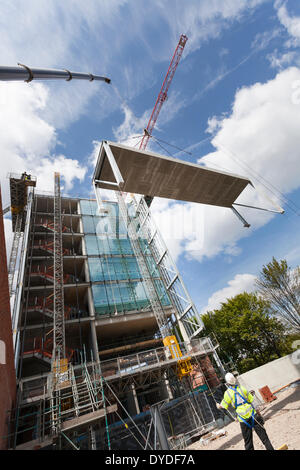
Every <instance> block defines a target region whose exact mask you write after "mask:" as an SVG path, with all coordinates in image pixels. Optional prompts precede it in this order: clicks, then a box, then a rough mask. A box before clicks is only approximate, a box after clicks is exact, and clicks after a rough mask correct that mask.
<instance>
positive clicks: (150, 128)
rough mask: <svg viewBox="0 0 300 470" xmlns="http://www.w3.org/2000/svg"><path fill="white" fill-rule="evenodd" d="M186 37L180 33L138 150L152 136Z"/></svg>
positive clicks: (144, 147)
mask: <svg viewBox="0 0 300 470" xmlns="http://www.w3.org/2000/svg"><path fill="white" fill-rule="evenodd" d="M187 40H188V38H187V36H186V35H185V34H182V35H181V36H180V39H179V42H178V44H177V47H176V49H175V52H174V55H173V57H172V60H171V63H170V65H169V68H168V72H167V75H166V76H165V79H164V82H163V84H162V87H161V90H160V92H159V95H158V97H157V100H156V103H155V105H154V108H153V111H152V114H151V116H150V119H149V122H148V125H147V127H146V129H144V136H143V139H142V141H141V144H140V147H139V148H140V150H145V149H146V147H147V144H148V141H149V139H150V137H151V136H152V131H153V129H154V127H155V124H156V121H157V118H158V116H159V113H160V110H161V108H162V105H163V104H164V102H165V101H166V99H167V97H168V90H169V88H170V85H171V82H172V80H173V77H174V74H175V72H176V69H177V66H178V64H179V61H180V59H181V56H182V53H183V49H184V47H185V45H186V42H187Z"/></svg>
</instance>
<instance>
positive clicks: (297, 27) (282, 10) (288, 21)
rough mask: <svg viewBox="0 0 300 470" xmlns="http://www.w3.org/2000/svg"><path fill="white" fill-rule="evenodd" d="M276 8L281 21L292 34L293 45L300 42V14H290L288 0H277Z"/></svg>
mask: <svg viewBox="0 0 300 470" xmlns="http://www.w3.org/2000/svg"><path fill="white" fill-rule="evenodd" d="M275 9H276V10H277V16H278V19H279V21H280V23H281V24H282V25H283V26H284V27H285V28H286V29H287V31H288V33H289V34H290V36H291V37H292V38H293V39H294V42H293V43H292V45H299V44H300V16H294V17H292V16H290V14H289V12H288V10H287V5H286V1H284V0H276V1H275Z"/></svg>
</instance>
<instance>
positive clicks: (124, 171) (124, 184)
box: [93, 141, 251, 207]
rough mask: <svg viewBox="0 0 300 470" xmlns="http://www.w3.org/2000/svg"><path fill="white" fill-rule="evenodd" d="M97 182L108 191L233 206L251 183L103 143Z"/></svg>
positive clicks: (235, 177) (243, 179) (199, 167)
mask: <svg viewBox="0 0 300 470" xmlns="http://www.w3.org/2000/svg"><path fill="white" fill-rule="evenodd" d="M93 180H94V182H95V184H96V185H97V186H98V187H100V188H104V189H112V190H115V189H118V188H120V189H122V191H124V192H128V193H134V194H143V195H147V196H152V197H163V198H168V199H175V200H180V201H187V202H196V203H201V204H209V205H213V206H220V207H232V204H233V203H234V202H235V201H236V199H237V198H238V197H239V195H240V194H241V193H242V191H243V190H244V189H245V188H246V186H247V185H248V184H251V181H250V180H249V179H247V178H244V177H241V176H237V175H234V174H230V173H224V172H221V171H217V170H214V169H210V168H206V167H203V166H200V165H197V164H195V163H190V162H186V161H183V160H178V159H176V158H172V157H166V156H163V155H159V154H156V153H153V152H148V151H147V152H146V151H141V150H137V149H134V148H132V147H127V146H125V145H121V144H118V143H114V142H108V141H103V142H102V145H101V148H100V151H99V156H98V160H97V163H96V168H95V172H94V177H93Z"/></svg>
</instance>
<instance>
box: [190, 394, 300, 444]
mask: <svg viewBox="0 0 300 470" xmlns="http://www.w3.org/2000/svg"><path fill="white" fill-rule="evenodd" d="M276 396H277V400H275V401H273V402H272V403H269V404H265V405H263V406H262V407H260V411H261V414H262V415H263V417H264V420H265V429H266V431H267V433H268V436H269V438H270V441H271V442H272V444H273V447H274V448H275V449H277V448H278V447H280V446H282V445H283V444H287V445H288V448H289V450H300V386H299V385H298V386H297V387H289V388H286V389H284V390H282V391H281V392H278V393H277V395H276ZM224 429H225V430H226V431H227V435H226V436H222V437H219V438H218V439H216V440H214V441H211V442H209V443H208V444H207V445H205V446H204V445H203V444H202V443H200V441H197V442H194V443H193V444H191V445H190V446H189V447H188V449H187V450H243V449H244V441H243V438H242V435H241V432H240V425H239V423H237V422H236V421H235V422H232V423H230V424H228V425H227V426H226V427H225V428H224ZM253 434H254V438H253V442H254V448H255V450H264V446H263V445H262V443H261V441H260V440H259V438H258V437H257V435H256V433H255V432H254V433H253Z"/></svg>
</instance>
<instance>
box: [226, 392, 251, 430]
mask: <svg viewBox="0 0 300 470" xmlns="http://www.w3.org/2000/svg"><path fill="white" fill-rule="evenodd" d="M228 388H229V389H230V390H232V391H233V392H234V408H235V411H236V409H237V407H238V406H239V405H237V395H238V396H239V397H240V398H241V399H242V400H243V401H242V403H241V404H242V405H243V404H244V403H247V404H248V405H251V407H252V414H251V418H252V419H251V424H250V423H248V421H246V420H245V419H244V418H243V417H242V416H241V415H239V414H238V412H237V411H236V414H237V415H238V417H239V418H241V420H242V421H243V422H244V423H245V424H246V425H247V426H248V428H250V429H252V428H254V415H255V410H254V408H253V405H252V403H250V402H249V401H248V400H246V398H245V397H244V396H243V395H241V394H240V393H239V392H238V391H237V386H236V388H233V387H228Z"/></svg>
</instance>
